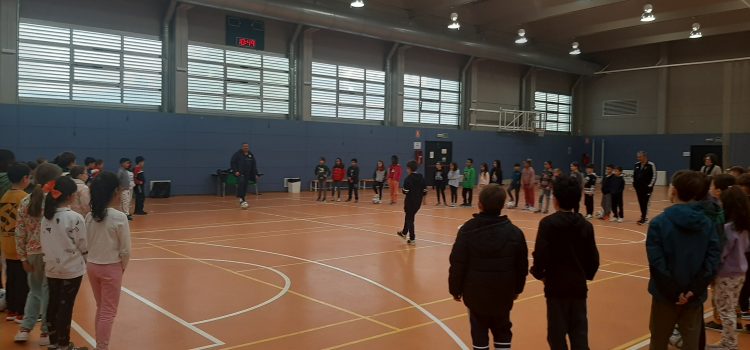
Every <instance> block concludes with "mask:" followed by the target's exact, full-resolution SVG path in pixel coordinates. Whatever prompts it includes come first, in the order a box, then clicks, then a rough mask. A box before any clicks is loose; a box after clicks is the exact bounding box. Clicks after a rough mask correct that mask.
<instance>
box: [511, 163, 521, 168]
mask: <svg viewBox="0 0 750 350" xmlns="http://www.w3.org/2000/svg"><path fill="white" fill-rule="evenodd" d="M520 166H521V164H518V163H516V164H513V167H514V168H515V167H520Z"/></svg>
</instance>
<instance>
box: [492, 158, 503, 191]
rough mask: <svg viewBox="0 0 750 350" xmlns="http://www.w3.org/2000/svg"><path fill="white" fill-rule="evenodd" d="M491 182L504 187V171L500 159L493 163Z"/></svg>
mask: <svg viewBox="0 0 750 350" xmlns="http://www.w3.org/2000/svg"><path fill="white" fill-rule="evenodd" d="M490 182H491V183H493V184H498V185H501V186H502V185H503V169H502V166H501V163H500V160H498V159H495V160H493V161H492V169H490Z"/></svg>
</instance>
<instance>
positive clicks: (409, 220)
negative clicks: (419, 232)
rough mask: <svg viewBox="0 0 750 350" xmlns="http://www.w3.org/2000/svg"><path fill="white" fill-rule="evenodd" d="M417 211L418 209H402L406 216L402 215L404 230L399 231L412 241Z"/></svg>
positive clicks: (414, 236)
mask: <svg viewBox="0 0 750 350" xmlns="http://www.w3.org/2000/svg"><path fill="white" fill-rule="evenodd" d="M418 211H419V208H417V209H416V210H414V209H411V208H409V209H404V212H405V213H406V215H404V229H403V230H401V232H403V233H404V234H407V233H408V234H409V239H411V240H414V239H415V238H416V235H415V234H414V218H415V217H416V216H417V212H418Z"/></svg>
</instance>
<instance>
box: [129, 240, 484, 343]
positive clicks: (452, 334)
mask: <svg viewBox="0 0 750 350" xmlns="http://www.w3.org/2000/svg"><path fill="white" fill-rule="evenodd" d="M141 239H145V240H150V241H160V242H175V243H188V244H195V245H205V246H211V247H218V248H227V249H238V250H247V251H251V252H257V253H265V254H270V255H276V256H281V257H285V258H290V259H296V260H300V261H304V262H307V263H311V264H316V265H320V266H323V267H327V268H329V269H332V270H336V271H339V272H341V273H344V274H347V275H349V276H352V277H354V278H358V279H360V280H362V281H365V282H367V283H369V284H372V285H374V286H376V287H378V288H381V289H383V290H385V291H386V292H388V293H391V294H393V295H394V296H396V297H398V298H399V299H401V300H403V301H405V302H406V303H407V304H409V305H411V306H412V307H414V308H415V309H417V310H419V311H420V312H421V313H422V314H424V315H425V316H427V317H428V318H429V319H430V320H432V321H433V322H434V323H435V324H437V325H438V326H439V327H440V328H442V329H443V331H444V332H445V333H446V334H447V335H448V336H449V337H451V339H453V341H454V342H455V343H456V345H458V347H459V348H461V350H469V348H468V347H467V346H466V344H464V342H463V341H462V340H461V338H459V336H458V335H457V334H456V333H455V332H453V330H452V329H450V327H448V326H447V325H446V324H445V323H443V321H441V320H440V319H439V318H437V317H436V316H435V315H433V314H432V313H431V312H429V311H427V309H425V308H424V307H422V306H421V305H419V304H417V303H416V302H415V301H414V300H411V299H409V298H407V297H406V296H404V295H403V294H401V293H399V292H396V291H395V290H393V289H391V288H388V287H386V286H384V285H383V284H380V283H379V282H376V281H374V280H371V279H369V278H367V277H365V276H362V275H358V274H356V273H354V272H351V271H348V270H344V269H342V268H340V267H336V266H333V265H328V264H325V263H322V262H319V261H315V260H310V259H305V258H301V257H298V256H293V255H288V254H282V253H276V252H269V251H265V250H260V249H253V248H245V247H233V246H226V245H221V244H213V243H202V242H190V241H180V240H174V239H158V238H141ZM165 311H166V310H165ZM191 326H192V325H191Z"/></svg>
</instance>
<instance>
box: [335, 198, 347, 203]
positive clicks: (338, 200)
mask: <svg viewBox="0 0 750 350" xmlns="http://www.w3.org/2000/svg"><path fill="white" fill-rule="evenodd" d="M336 201H337V202H341V198H336ZM346 201H347V202H348V201H349V200H348V199H347V200H346ZM331 202H333V199H332V200H331Z"/></svg>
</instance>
